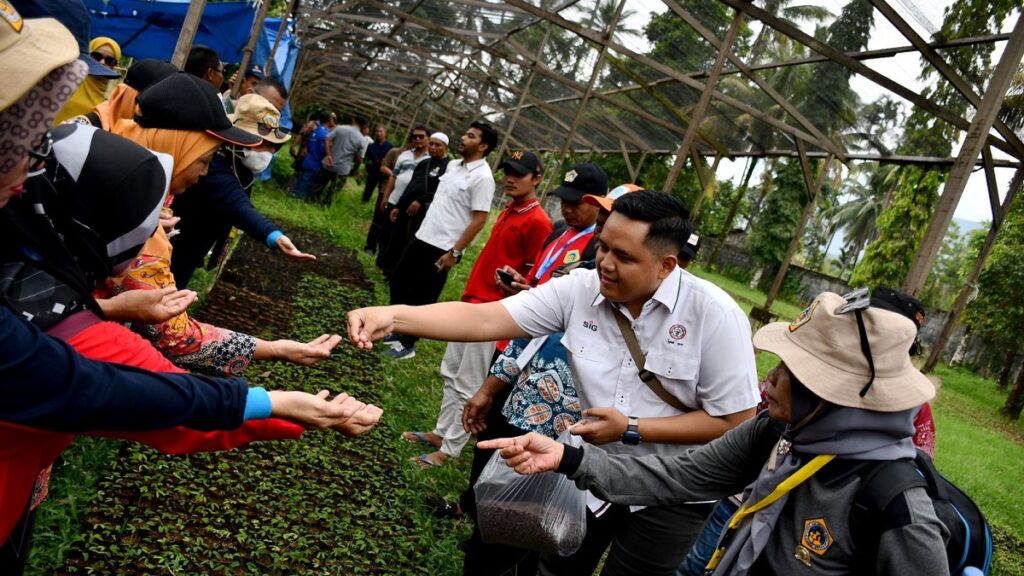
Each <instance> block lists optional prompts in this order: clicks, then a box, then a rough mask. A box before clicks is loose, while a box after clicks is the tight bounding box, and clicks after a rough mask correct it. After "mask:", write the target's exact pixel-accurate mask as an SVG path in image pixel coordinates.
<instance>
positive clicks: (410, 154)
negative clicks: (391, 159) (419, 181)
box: [388, 150, 430, 205]
mask: <svg viewBox="0 0 1024 576" xmlns="http://www.w3.org/2000/svg"><path fill="white" fill-rule="evenodd" d="M429 157H430V155H429V154H427V151H426V150H424V151H423V153H422V154H420V155H419V156H417V155H416V152H414V151H413V150H406V151H405V152H402V153H401V154H399V155H398V158H397V159H395V168H394V170H393V172H392V174H394V175H395V187H394V188H393V189H392V190H391V195H390V196H388V204H391V205H395V204H398V201H399V200H401V199H402V194H405V187H406V186H408V185H409V181H410V180H412V171H413V170H415V169H416V165H417V164H419V163H420V162H422V161H424V160H426V159H427V158H429Z"/></svg>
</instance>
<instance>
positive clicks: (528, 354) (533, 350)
mask: <svg viewBox="0 0 1024 576" xmlns="http://www.w3.org/2000/svg"><path fill="white" fill-rule="evenodd" d="M547 340H548V337H547V336H541V337H539V338H534V339H533V340H530V343H529V344H527V345H526V347H525V348H523V351H522V352H520V353H519V357H518V358H516V366H518V367H519V371H520V372H522V371H523V370H525V369H526V366H527V365H528V364H529V363H530V360H533V357H534V356H536V355H537V351H539V350H540V348H541V346H543V345H544V343H545V342H547Z"/></svg>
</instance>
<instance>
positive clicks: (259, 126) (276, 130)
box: [256, 122, 288, 138]
mask: <svg viewBox="0 0 1024 576" xmlns="http://www.w3.org/2000/svg"><path fill="white" fill-rule="evenodd" d="M256 130H257V131H258V132H259V133H260V136H269V135H271V134H273V135H274V136H275V137H277V138H287V137H288V131H287V130H285V129H284V128H281V127H279V126H270V125H269V124H264V123H263V122H257V123H256Z"/></svg>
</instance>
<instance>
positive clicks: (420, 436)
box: [399, 432, 436, 446]
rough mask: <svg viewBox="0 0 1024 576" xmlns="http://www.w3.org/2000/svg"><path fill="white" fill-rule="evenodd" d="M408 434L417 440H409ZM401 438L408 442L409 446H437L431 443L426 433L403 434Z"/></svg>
mask: <svg viewBox="0 0 1024 576" xmlns="http://www.w3.org/2000/svg"><path fill="white" fill-rule="evenodd" d="M406 434H409V435H411V436H412V437H413V438H415V440H413V439H411V438H409V437H408V436H406ZM399 437H400V438H401V439H402V440H405V441H406V442H408V443H409V444H430V445H431V446H436V444H434V443H433V442H431V441H430V439H429V438H427V433H426V432H402V434H401V435H400V436H399Z"/></svg>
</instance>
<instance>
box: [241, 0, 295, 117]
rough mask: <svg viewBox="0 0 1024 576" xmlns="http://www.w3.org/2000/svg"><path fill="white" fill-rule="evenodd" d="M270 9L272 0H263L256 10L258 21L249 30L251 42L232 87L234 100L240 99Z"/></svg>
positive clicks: (246, 48)
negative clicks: (250, 62) (240, 92)
mask: <svg viewBox="0 0 1024 576" xmlns="http://www.w3.org/2000/svg"><path fill="white" fill-rule="evenodd" d="M268 8H270V0H262V1H261V2H260V7H259V8H258V9H257V10H256V19H255V20H254V21H253V23H252V29H251V30H249V42H247V43H246V45H245V50H244V51H243V52H242V63H241V64H240V65H239V66H238V73H237V74H236V75H235V83H234V84H232V85H231V97H232V98H238V90H239V89H241V87H242V81H244V80H245V72H246V71H247V70H248V69H249V61H250V60H252V53H253V51H254V50H255V49H256V41H257V40H259V36H260V33H261V32H263V21H264V20H266V19H267V9H268ZM282 24H283V22H282Z"/></svg>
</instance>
